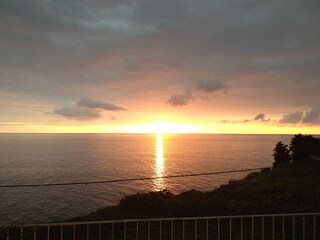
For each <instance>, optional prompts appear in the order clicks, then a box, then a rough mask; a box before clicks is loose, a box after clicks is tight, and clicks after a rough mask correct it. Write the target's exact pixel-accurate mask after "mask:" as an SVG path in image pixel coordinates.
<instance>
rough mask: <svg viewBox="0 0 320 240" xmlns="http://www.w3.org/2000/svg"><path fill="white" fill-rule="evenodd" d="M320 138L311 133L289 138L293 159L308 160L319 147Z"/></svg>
mask: <svg viewBox="0 0 320 240" xmlns="http://www.w3.org/2000/svg"><path fill="white" fill-rule="evenodd" d="M319 144H320V139H318V138H315V137H313V136H311V135H305V136H304V135H302V134H298V135H295V136H294V137H293V138H292V139H291V143H290V148H289V149H290V151H291V157H292V160H293V161H295V162H296V161H310V160H311V159H312V155H313V154H315V153H316V151H317V148H318V147H319Z"/></svg>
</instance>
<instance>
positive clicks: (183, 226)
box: [182, 219, 185, 240]
mask: <svg viewBox="0 0 320 240" xmlns="http://www.w3.org/2000/svg"><path fill="white" fill-rule="evenodd" d="M184 229H185V220H184V219H183V220H182V240H184V231H185V230H184Z"/></svg>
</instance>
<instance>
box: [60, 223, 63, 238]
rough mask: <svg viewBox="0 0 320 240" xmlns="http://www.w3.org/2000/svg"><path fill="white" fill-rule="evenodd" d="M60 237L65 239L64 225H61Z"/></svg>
mask: <svg viewBox="0 0 320 240" xmlns="http://www.w3.org/2000/svg"><path fill="white" fill-rule="evenodd" d="M60 239H61V240H63V225H61V226H60Z"/></svg>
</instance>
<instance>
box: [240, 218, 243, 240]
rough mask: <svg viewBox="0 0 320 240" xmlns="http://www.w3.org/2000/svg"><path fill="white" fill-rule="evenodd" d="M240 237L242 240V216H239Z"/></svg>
mask: <svg viewBox="0 0 320 240" xmlns="http://www.w3.org/2000/svg"><path fill="white" fill-rule="evenodd" d="M240 237H241V240H243V217H241V218H240Z"/></svg>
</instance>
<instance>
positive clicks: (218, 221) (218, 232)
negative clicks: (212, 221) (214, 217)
mask: <svg viewBox="0 0 320 240" xmlns="http://www.w3.org/2000/svg"><path fill="white" fill-rule="evenodd" d="M218 240H220V218H218Z"/></svg>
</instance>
